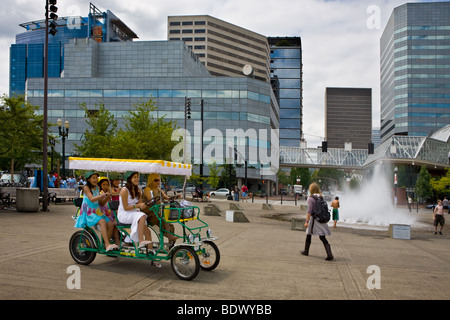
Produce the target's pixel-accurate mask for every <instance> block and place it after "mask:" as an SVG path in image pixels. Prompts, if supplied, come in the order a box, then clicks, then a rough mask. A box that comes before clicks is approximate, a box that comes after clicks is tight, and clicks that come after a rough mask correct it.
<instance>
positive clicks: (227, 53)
mask: <svg viewBox="0 0 450 320" xmlns="http://www.w3.org/2000/svg"><path fill="white" fill-rule="evenodd" d="M167 26H168V31H167V38H168V40H183V41H185V42H186V44H187V46H189V47H190V48H191V49H192V51H193V52H194V53H195V54H196V55H197V56H198V57H199V59H200V61H201V62H202V63H203V64H204V65H205V66H206V68H207V69H208V70H209V72H210V73H211V74H212V75H213V76H229V77H239V76H253V77H254V78H255V79H259V80H263V81H266V82H270V49H269V44H268V41H267V37H265V36H263V35H260V34H258V33H255V32H252V31H249V30H247V29H244V28H241V27H238V26H236V25H233V24H231V23H228V22H225V21H222V20H219V19H216V18H214V17H211V16H208V15H202V16H169V17H168V24H167ZM247 65H250V66H251V68H248V67H246V68H245V70H244V66H247Z"/></svg>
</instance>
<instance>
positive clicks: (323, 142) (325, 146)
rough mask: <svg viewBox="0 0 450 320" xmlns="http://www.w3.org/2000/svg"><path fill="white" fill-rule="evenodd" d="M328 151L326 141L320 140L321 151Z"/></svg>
mask: <svg viewBox="0 0 450 320" xmlns="http://www.w3.org/2000/svg"><path fill="white" fill-rule="evenodd" d="M327 151H328V143H327V141H322V152H327Z"/></svg>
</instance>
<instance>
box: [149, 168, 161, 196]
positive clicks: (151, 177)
mask: <svg viewBox="0 0 450 320" xmlns="http://www.w3.org/2000/svg"><path fill="white" fill-rule="evenodd" d="M155 179H160V177H159V174H157V173H151V174H150V175H149V176H148V179H147V188H149V189H150V190H151V191H153V197H156V196H159V192H160V189H159V187H157V188H156V189H152V184H153V181H154V180H155ZM158 185H159V184H158Z"/></svg>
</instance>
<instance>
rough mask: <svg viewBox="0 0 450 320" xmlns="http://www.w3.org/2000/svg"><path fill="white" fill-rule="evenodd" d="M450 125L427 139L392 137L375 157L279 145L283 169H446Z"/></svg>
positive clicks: (349, 151) (365, 153) (363, 152)
mask: <svg viewBox="0 0 450 320" xmlns="http://www.w3.org/2000/svg"><path fill="white" fill-rule="evenodd" d="M449 138H450V125H449V126H446V127H444V128H442V129H440V130H438V131H436V132H435V133H433V134H432V135H430V136H428V137H409V136H392V137H391V138H389V139H387V140H386V141H384V142H383V143H381V144H380V145H379V146H378V147H377V148H376V149H375V152H374V153H373V154H369V152H368V150H367V149H347V150H346V149H335V148H328V150H327V152H322V149H321V148H300V147H282V146H280V167H282V168H283V167H284V168H289V167H290V168H292V167H303V168H318V169H320V168H334V169H344V170H365V169H370V168H371V167H372V166H374V165H375V164H377V163H380V162H383V163H392V164H409V165H413V166H414V165H415V166H422V165H426V166H427V168H428V169H439V170H443V169H445V168H448V167H450V166H449V158H450V141H449Z"/></svg>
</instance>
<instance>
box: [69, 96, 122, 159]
mask: <svg viewBox="0 0 450 320" xmlns="http://www.w3.org/2000/svg"><path fill="white" fill-rule="evenodd" d="M94 107H95V109H94V111H91V110H89V109H88V107H87V106H86V104H85V103H82V104H80V108H81V109H82V110H84V112H85V118H86V123H87V125H88V128H87V129H86V131H85V132H84V138H85V139H84V140H83V141H82V143H81V144H80V145H78V144H75V145H74V146H75V150H76V151H77V152H78V153H79V154H81V155H82V156H84V157H97V158H113V155H114V153H113V152H114V146H113V143H115V141H114V140H115V129H116V127H117V120H116V119H114V115H113V114H112V113H111V112H110V111H109V110H107V109H106V108H105V105H104V104H103V103H102V104H98V105H97V104H96V105H95V106H94Z"/></svg>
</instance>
